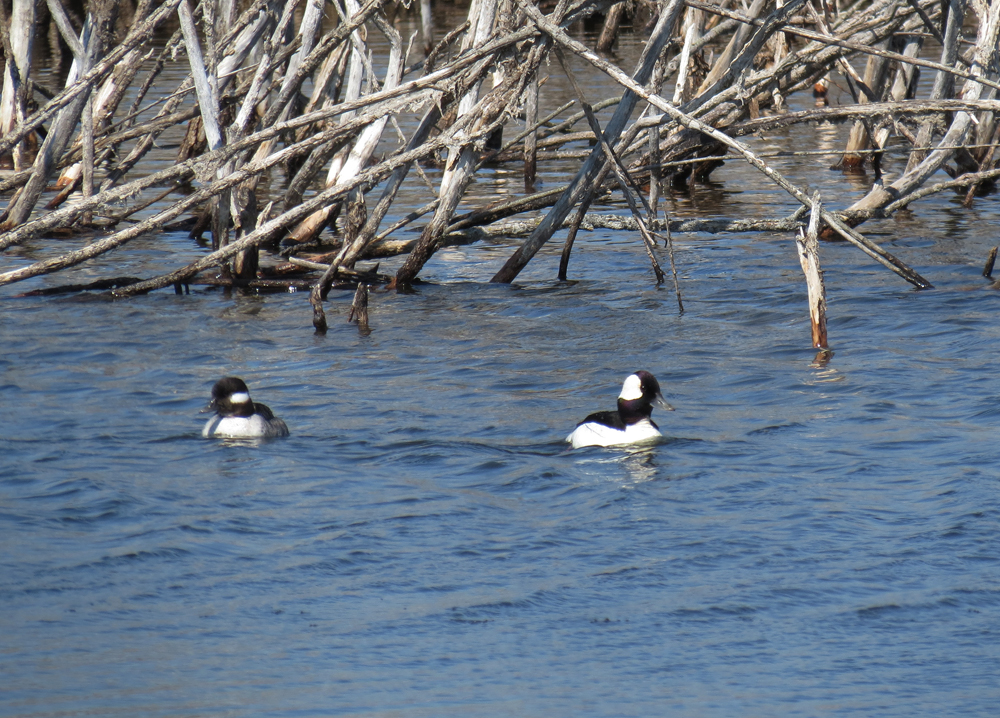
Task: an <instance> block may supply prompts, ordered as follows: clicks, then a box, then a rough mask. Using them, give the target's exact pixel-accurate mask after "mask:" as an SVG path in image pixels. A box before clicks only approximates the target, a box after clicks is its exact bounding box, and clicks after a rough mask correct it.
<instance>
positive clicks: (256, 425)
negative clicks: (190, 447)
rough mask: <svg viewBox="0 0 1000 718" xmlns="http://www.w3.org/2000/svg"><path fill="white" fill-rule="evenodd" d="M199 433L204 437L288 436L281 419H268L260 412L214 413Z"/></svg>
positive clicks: (259, 437) (261, 437) (250, 437)
mask: <svg viewBox="0 0 1000 718" xmlns="http://www.w3.org/2000/svg"><path fill="white" fill-rule="evenodd" d="M201 435H202V436H204V437H205V438H206V439H211V438H218V439H264V438H270V437H274V436H288V427H287V426H285V422H283V421H282V420H281V419H277V418H275V419H272V420H271V421H268V420H267V419H265V418H264V417H263V416H261V415H260V414H254V415H253V416H219V415H218V414H216V415H215V416H213V417H212V418H211V419H209V420H208V422H207V423H206V424H205V428H204V429H202V430H201Z"/></svg>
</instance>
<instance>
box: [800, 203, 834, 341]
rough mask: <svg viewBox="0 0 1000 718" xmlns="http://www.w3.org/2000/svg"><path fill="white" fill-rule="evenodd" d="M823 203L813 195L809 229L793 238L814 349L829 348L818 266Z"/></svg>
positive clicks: (821, 276) (823, 289)
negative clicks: (807, 300)
mask: <svg viewBox="0 0 1000 718" xmlns="http://www.w3.org/2000/svg"><path fill="white" fill-rule="evenodd" d="M822 207H823V205H822V204H821V203H820V198H819V192H817V193H816V194H815V195H813V206H812V213H811V214H810V217H809V230H808V232H806V234H805V235H804V236H803V235H802V233H801V230H799V234H800V236H799V237H798V238H797V239H796V240H795V247H796V249H797V250H798V253H799V263H800V264H801V265H802V273H803V274H805V276H806V287H807V289H808V291H809V321H810V324H811V325H812V344H813V347H814V348H815V349H829V348H830V347H829V344H828V341H827V334H826V288H825V287H824V286H823V271H822V270H821V269H820V266H819V216H820V213H821V212H822Z"/></svg>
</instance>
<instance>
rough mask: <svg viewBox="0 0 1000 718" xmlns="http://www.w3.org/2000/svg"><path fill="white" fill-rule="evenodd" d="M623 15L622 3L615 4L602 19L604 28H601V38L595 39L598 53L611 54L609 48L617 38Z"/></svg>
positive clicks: (623, 7) (623, 6) (623, 4)
mask: <svg viewBox="0 0 1000 718" xmlns="http://www.w3.org/2000/svg"><path fill="white" fill-rule="evenodd" d="M624 14H625V3H624V2H616V3H615V4H614V5H612V6H611V9H610V10H608V14H607V16H606V17H605V18H604V27H602V28H601V36H600V37H599V38H597V51H598V52H611V46H612V45H614V44H615V38H616V37H618V26H619V25H621V22H622V15H624Z"/></svg>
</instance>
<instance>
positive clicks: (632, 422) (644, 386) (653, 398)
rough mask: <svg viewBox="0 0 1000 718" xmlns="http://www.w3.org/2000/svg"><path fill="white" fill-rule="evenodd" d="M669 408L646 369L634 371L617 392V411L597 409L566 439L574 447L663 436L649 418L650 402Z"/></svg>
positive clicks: (637, 440) (628, 441)
mask: <svg viewBox="0 0 1000 718" xmlns="http://www.w3.org/2000/svg"><path fill="white" fill-rule="evenodd" d="M654 403H655V404H656V405H657V406H659V407H661V408H663V409H666V410H667V411H673V410H674V407H672V406H670V404H668V403H667V402H666V401H664V400H663V395H662V394H661V393H660V385H659V384H658V383H657V382H656V378H655V377H654V376H653V375H652V374H650V373H649V372H648V371H637V372H636V373H635V374H632V375H630V376H629V377H628V378H627V379H626V380H625V383H624V384H623V385H622V393H621V394H619V395H618V410H617V411H599V412H597V413H595V414H591V415H590V416H588V417H587V418H586V419H584V420H583V421H581V422H580V423H579V424H577V427H576V429H575V430H574V431H573V433H572V434H570V435H569V436H567V437H566V441H568V442H570V443H571V444H572V445H573V448H574V449H578V448H580V447H581V446H617V445H618V444H637V443H639V442H642V441H650V440H653V439H658V438H660V437H662V436H663V434H661V433H660V430H659V429H658V428H657V426H656V424H654V423H653V420H652V419H650V418H649V417H650V416H652V414H653V404H654Z"/></svg>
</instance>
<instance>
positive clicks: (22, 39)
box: [0, 0, 35, 171]
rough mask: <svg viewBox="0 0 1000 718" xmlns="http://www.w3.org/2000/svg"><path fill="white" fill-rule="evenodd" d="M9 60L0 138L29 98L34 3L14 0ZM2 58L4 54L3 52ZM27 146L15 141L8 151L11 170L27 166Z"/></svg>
mask: <svg viewBox="0 0 1000 718" xmlns="http://www.w3.org/2000/svg"><path fill="white" fill-rule="evenodd" d="M8 32H9V38H10V48H9V51H10V53H12V55H13V56H12V57H7V58H6V60H7V62H6V64H5V65H4V67H3V90H2V94H0V135H6V134H7V133H9V132H11V131H12V130H13V129H14V127H15V125H17V123H18V122H19V121H20V120H23V119H24V116H25V114H26V112H25V104H26V101H27V98H28V97H29V96H30V94H31V93H30V91H29V89H28V88H30V87H31V55H32V52H33V44H34V39H35V0H14V2H13V7H12V10H11V16H10V27H9V30H8ZM4 54H5V55H6V54H7V52H4ZM27 154H28V153H27V143H26V142H25V141H24V140H21V141H20V142H18V143H17V144H16V145H15V146H14V148H13V151H12V155H13V161H14V170H15V171H21V170H23V169H27V168H28V167H29V166H30V165H31V160H30V158H29V157H28V156H27Z"/></svg>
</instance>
